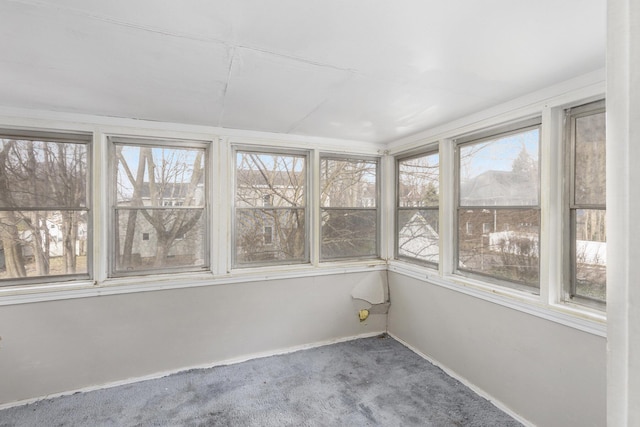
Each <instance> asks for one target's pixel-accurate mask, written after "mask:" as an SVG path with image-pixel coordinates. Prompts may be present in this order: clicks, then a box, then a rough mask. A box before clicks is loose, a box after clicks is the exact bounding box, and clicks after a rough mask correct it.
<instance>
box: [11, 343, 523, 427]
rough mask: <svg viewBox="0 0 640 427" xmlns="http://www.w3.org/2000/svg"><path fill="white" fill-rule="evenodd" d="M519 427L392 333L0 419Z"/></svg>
mask: <svg viewBox="0 0 640 427" xmlns="http://www.w3.org/2000/svg"><path fill="white" fill-rule="evenodd" d="M408 425H416V426H438V427H440V426H519V425H520V424H519V423H518V422H517V421H515V420H514V419H512V418H511V417H509V416H508V415H507V414H505V413H504V412H502V411H500V410H499V409H497V408H496V407H495V406H493V405H492V404H491V403H490V402H489V401H487V400H485V399H483V398H481V397H479V396H478V395H476V394H474V393H473V392H472V391H471V390H470V389H468V388H466V387H465V386H463V385H462V384H460V383H459V382H458V381H456V380H455V379H453V378H451V377H449V376H448V375H446V374H445V373H444V372H443V371H442V370H441V369H439V368H437V367H435V366H433V365H431V364H430V363H429V362H427V361H425V360H424V359H422V358H421V357H419V356H418V355H416V354H415V353H413V352H412V351H411V350H409V349H407V348H406V347H404V346H403V345H401V344H400V343H398V342H397V341H395V340H393V339H392V338H388V337H387V336H386V335H385V336H381V337H377V338H366V339H358V340H354V341H350V342H345V343H339V344H334V345H329V346H325V347H319V348H315V349H311V350H304V351H298V352H295V353H291V354H287V355H282V356H273V357H267V358H262V359H256V360H251V361H248V362H244V363H239V364H236V365H229V366H220V367H215V368H211V369H194V370H190V371H187V372H182V373H179V374H175V375H170V376H168V377H165V378H161V379H157V380H149V381H142V382H139V383H136V384H130V385H125V386H119V387H114V388H109V389H105V390H98V391H93V392H88V393H77V394H74V395H71V396H64V397H59V398H55V399H47V400H41V401H39V402H36V403H32V404H29V405H23V406H19V407H15V408H9V409H5V410H3V411H0V426H3V427H6V426H47V427H49V426H261V427H262V426H408Z"/></svg>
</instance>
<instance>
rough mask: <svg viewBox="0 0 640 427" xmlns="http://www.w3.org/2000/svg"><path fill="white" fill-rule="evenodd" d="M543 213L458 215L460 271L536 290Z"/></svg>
mask: <svg viewBox="0 0 640 427" xmlns="http://www.w3.org/2000/svg"><path fill="white" fill-rule="evenodd" d="M539 228H540V212H539V211H538V210H534V209H481V210H478V209H476V210H466V209H465V210H462V209H461V210H460V211H459V212H458V268H459V269H460V270H465V271H470V272H474V273H479V274H484V275H488V276H491V277H495V278H498V279H503V280H507V281H511V282H516V283H520V284H524V285H527V286H531V287H535V288H537V287H538V286H539V284H538V277H539V262H538V255H539V252H538V250H539V246H538V241H539Z"/></svg>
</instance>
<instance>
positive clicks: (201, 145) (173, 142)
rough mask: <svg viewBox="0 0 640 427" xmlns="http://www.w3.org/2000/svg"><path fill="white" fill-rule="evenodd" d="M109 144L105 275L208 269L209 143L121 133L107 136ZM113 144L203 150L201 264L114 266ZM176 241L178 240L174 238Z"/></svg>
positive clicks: (114, 184) (114, 194) (209, 268)
mask: <svg viewBox="0 0 640 427" xmlns="http://www.w3.org/2000/svg"><path fill="white" fill-rule="evenodd" d="M107 140H108V147H107V150H108V152H109V162H108V179H107V181H108V182H107V185H108V188H109V191H108V201H109V203H108V206H109V214H108V221H107V224H108V225H107V228H108V229H109V230H110V231H109V234H108V235H109V239H108V253H109V256H108V262H107V277H108V278H119V277H128V276H153V275H158V274H178V273H188V272H207V271H210V270H211V263H210V259H211V255H210V251H211V241H210V239H209V236H210V232H209V230H210V223H211V221H212V218H211V213H210V206H209V205H210V201H209V193H210V186H211V184H210V181H211V171H210V169H211V166H210V165H211V163H210V153H209V152H210V149H211V148H210V145H211V144H210V143H208V142H206V141H198V140H183V139H171V138H162V137H160V138H151V137H120V136H112V135H110V136H108V137H107ZM116 145H129V146H148V147H157V148H176V149H185V148H192V149H199V150H203V152H204V156H203V159H204V188H205V190H204V192H203V196H204V198H205V201H204V205H203V206H202V207H201V208H200V209H202V217H203V218H202V219H201V221H202V241H203V253H202V259H203V263H202V264H201V265H196V266H176V267H164V268H147V269H142V268H141V269H136V270H131V271H126V270H118V269H117V268H116V259H117V256H118V254H117V253H116V246H117V245H116V243H115V239H116V237H115V236H116V233H117V231H116V212H117V210H118V202H117V195H116V174H117V170H116V164H117V162H116V155H115V150H116ZM173 204H174V203H170V204H169V205H168V206H161V207H158V208H156V209H175V207H174V206H172V205H173ZM186 209H196V208H195V207H194V208H186ZM176 240H179V239H176Z"/></svg>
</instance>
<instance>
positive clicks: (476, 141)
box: [451, 116, 543, 296]
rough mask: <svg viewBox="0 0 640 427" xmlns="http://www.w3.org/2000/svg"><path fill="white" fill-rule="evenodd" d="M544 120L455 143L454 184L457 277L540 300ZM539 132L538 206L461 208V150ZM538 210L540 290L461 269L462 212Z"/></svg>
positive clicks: (492, 130)
mask: <svg viewBox="0 0 640 427" xmlns="http://www.w3.org/2000/svg"><path fill="white" fill-rule="evenodd" d="M542 124H543V123H542V117H541V116H535V117H533V118H528V119H523V120H518V121H517V122H513V123H509V124H505V125H498V126H496V127H492V128H489V129H484V130H479V131H477V132H474V133H471V134H469V135H465V136H462V137H459V138H455V139H453V144H454V147H453V151H454V158H453V170H454V176H453V183H454V188H453V190H454V206H453V212H452V214H453V221H452V223H453V233H452V236H451V238H452V239H453V245H452V248H453V259H452V268H453V274H455V275H459V276H462V277H466V278H469V279H476V280H479V281H481V282H482V283H486V284H489V285H498V286H500V287H503V288H508V289H515V290H518V291H522V292H526V293H529V294H533V295H536V296H539V295H540V291H541V287H542V280H543V279H542V275H541V273H542V270H541V260H542V257H543V255H542V254H541V253H540V246H541V241H542V238H543V236H542V218H543V212H542V191H541V190H542V160H543V159H542V145H543V142H542ZM533 129H538V133H539V134H538V203H537V205H535V206H534V205H495V206H461V205H460V196H461V195H460V184H461V180H460V172H461V165H460V149H461V147H463V146H466V145H471V144H480V143H482V142H486V141H492V140H497V139H501V138H504V137H508V136H511V135H517V134H520V133H524V132H527V131H529V130H533ZM483 209H487V210H537V211H538V227H537V229H538V286H537V287H534V286H529V285H526V284H524V283H521V282H517V281H510V280H505V279H502V278H499V277H495V276H492V275H490V274H484V273H479V272H476V271H471V270H465V269H464V268H460V267H459V265H460V235H459V233H460V224H459V216H460V211H461V210H483Z"/></svg>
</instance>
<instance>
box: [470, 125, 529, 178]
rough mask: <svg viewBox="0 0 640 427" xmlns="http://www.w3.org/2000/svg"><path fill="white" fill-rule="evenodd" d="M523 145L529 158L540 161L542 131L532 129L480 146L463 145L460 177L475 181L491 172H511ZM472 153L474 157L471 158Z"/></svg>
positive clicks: (479, 144)
mask: <svg viewBox="0 0 640 427" xmlns="http://www.w3.org/2000/svg"><path fill="white" fill-rule="evenodd" d="M523 145H524V147H525V149H526V150H527V153H528V154H529V156H531V158H532V159H533V160H534V161H538V158H539V147H540V129H538V128H536V129H531V130H528V131H525V132H521V133H517V134H514V135H509V136H506V137H504V138H498V139H493V140H490V141H485V142H482V143H478V144H467V145H463V146H462V147H461V148H460V158H461V174H460V175H461V176H462V177H463V178H466V179H473V178H475V177H476V176H478V175H480V174H482V173H484V172H486V171H489V170H494V171H511V166H512V164H513V161H514V160H515V159H516V158H517V157H518V155H519V154H520V150H522V147H523ZM476 150H477V151H476ZM470 152H471V153H473V155H472V156H471V157H470V158H469V157H468V154H469V153H470Z"/></svg>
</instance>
